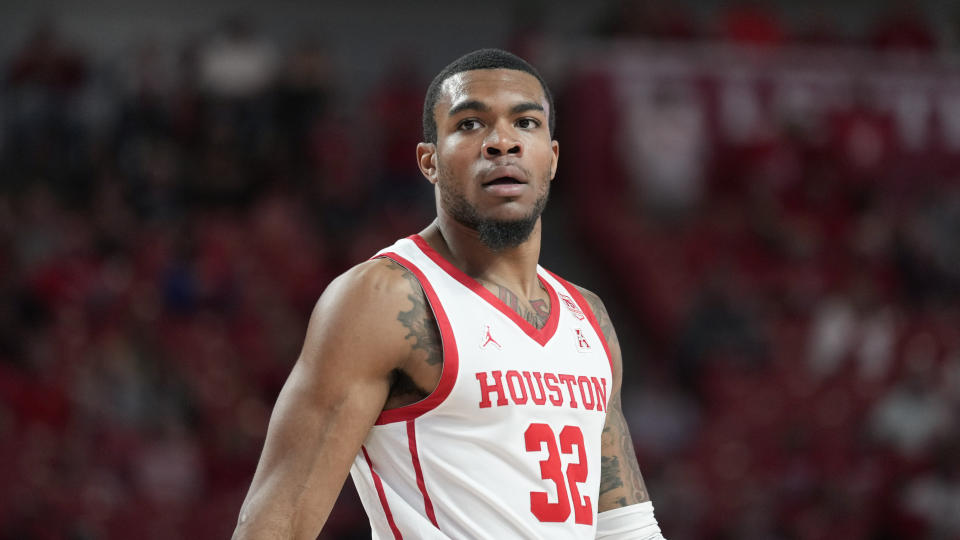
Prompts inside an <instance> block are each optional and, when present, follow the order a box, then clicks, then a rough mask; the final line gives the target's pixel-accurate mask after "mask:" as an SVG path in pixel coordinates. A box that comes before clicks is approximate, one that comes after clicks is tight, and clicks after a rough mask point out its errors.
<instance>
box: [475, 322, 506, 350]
mask: <svg viewBox="0 0 960 540" xmlns="http://www.w3.org/2000/svg"><path fill="white" fill-rule="evenodd" d="M483 329H484V331H483V340H482V341H481V342H480V348H481V349H486V348H487V345H490V344H491V343H492V344H493V345H496V347H497V348H498V349H502V348H503V347H502V346H501V345H500V343H499V342H498V341H497V340H496V339H494V338H493V334H492V333H491V332H490V325H489V324H485V325H483Z"/></svg>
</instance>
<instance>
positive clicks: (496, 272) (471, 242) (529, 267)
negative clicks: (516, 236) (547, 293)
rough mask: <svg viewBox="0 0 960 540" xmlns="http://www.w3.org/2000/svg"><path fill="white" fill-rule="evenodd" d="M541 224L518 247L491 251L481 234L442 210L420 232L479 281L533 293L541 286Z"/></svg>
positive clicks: (538, 222)
mask: <svg viewBox="0 0 960 540" xmlns="http://www.w3.org/2000/svg"><path fill="white" fill-rule="evenodd" d="M540 226H541V221H540V220H537V224H536V225H534V227H533V231H532V232H531V233H530V237H529V238H527V240H526V241H524V242H523V243H522V244H520V245H519V246H516V247H512V248H507V249H503V250H500V251H492V250H491V249H490V248H488V247H487V246H485V245H484V244H483V243H482V242H480V234H479V233H478V232H477V231H476V230H474V229H471V228H470V227H467V226H466V225H464V224H462V223H460V222H458V221H457V220H455V219H453V218H452V217H450V216H448V215H446V214H444V213H440V215H439V216H438V217H437V219H436V220H435V221H434V222H433V223H431V224H430V225H429V226H427V228H426V229H424V230H423V231H422V232H421V233H420V235H421V236H422V237H423V238H424V240H426V241H427V243H428V244H430V246H431V247H433V249H435V250H437V252H438V253H439V254H440V255H442V256H443V257H444V258H445V259H447V260H448V261H450V262H451V263H452V264H453V265H454V266H456V267H457V268H459V269H460V270H463V272H464V273H465V274H467V275H468V276H470V277H472V278H474V279H476V280H478V281H491V282H494V283H498V284H500V285H503V286H506V287H508V288H514V287H515V290H517V291H518V292H521V293H522V294H526V295H528V296H531V297H532V296H533V294H534V293H535V291H536V290H537V289H539V287H540V285H539V282H538V281H537V262H538V261H539V259H540Z"/></svg>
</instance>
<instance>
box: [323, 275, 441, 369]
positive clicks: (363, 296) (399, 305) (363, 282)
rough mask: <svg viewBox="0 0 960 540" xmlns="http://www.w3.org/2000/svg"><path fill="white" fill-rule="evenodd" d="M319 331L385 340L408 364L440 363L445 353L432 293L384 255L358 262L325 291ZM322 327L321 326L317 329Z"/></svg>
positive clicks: (400, 362) (398, 358)
mask: <svg viewBox="0 0 960 540" xmlns="http://www.w3.org/2000/svg"><path fill="white" fill-rule="evenodd" d="M310 327H311V328H310V329H308V341H309V340H310V337H311V335H310V334H313V333H320V334H326V338H328V339H329V338H331V337H333V336H330V335H329V330H330V329H335V330H336V332H337V333H340V335H341V337H343V338H356V339H360V340H363V341H368V340H370V341H373V342H375V343H376V342H382V345H383V346H384V347H389V348H390V349H391V350H392V351H393V354H391V355H389V356H388V357H390V358H395V359H396V363H394V364H393V365H390V366H382V367H388V368H390V369H398V368H400V369H402V368H404V366H405V365H406V366H407V367H410V366H409V365H410V364H411V363H416V364H423V363H426V364H427V365H431V366H438V365H439V364H440V363H441V362H442V358H443V353H442V346H441V340H440V335H439V332H438V330H437V324H436V321H435V319H434V315H433V311H432V310H431V309H430V306H429V303H428V301H427V298H426V295H425V294H424V292H423V289H422V287H421V285H420V282H419V281H417V278H416V276H415V275H414V274H413V272H411V271H410V270H408V269H407V268H405V267H404V266H402V265H401V264H399V263H397V262H396V261H394V260H392V259H389V258H386V257H382V258H377V259H371V260H369V261H366V262H363V263H361V264H358V265H357V266H354V267H353V268H351V269H350V270H348V271H347V272H345V273H344V274H342V275H341V276H339V277H338V278H337V279H335V280H334V281H333V282H332V283H331V284H330V285H329V286H328V287H327V290H326V291H324V293H323V295H322V296H321V297H320V300H319V301H318V302H317V306H316V308H315V309H314V313H313V315H312V316H311V322H310ZM314 327H316V329H314Z"/></svg>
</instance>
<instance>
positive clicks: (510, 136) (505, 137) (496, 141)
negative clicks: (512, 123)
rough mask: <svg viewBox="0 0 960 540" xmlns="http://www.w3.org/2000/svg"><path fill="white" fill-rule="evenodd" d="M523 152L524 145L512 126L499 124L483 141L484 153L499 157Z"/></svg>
mask: <svg viewBox="0 0 960 540" xmlns="http://www.w3.org/2000/svg"><path fill="white" fill-rule="evenodd" d="M522 154H523V145H522V144H521V142H520V140H519V139H518V138H517V137H516V134H514V133H513V131H512V130H510V128H508V127H505V126H497V127H496V128H494V129H493V130H491V131H490V133H489V134H488V135H487V137H486V139H484V141H483V155H484V156H486V157H498V156H502V155H512V156H520V155H522Z"/></svg>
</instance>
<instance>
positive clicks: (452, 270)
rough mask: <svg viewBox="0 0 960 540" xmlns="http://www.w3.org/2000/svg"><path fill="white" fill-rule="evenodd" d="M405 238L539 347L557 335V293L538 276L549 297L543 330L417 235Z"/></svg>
mask: <svg viewBox="0 0 960 540" xmlns="http://www.w3.org/2000/svg"><path fill="white" fill-rule="evenodd" d="M407 238H409V239H410V240H413V242H414V243H415V244H416V245H417V247H419V248H420V250H421V251H423V253H424V254H425V255H426V256H427V257H430V259H431V260H432V261H433V262H435V263H436V264H437V266H439V267H440V268H441V269H442V270H443V271H445V272H446V273H447V274H449V275H450V277H452V278H453V279H455V280H457V281H459V282H460V283H461V284H462V285H463V286H464V287H466V288H468V289H470V290H471V291H473V292H474V293H476V294H477V295H478V296H479V297H480V298H482V299H484V300H486V302H487V303H488V304H490V305H491V306H493V307H494V308H496V309H497V310H499V311H500V312H501V313H503V314H504V315H505V316H506V317H507V318H508V319H510V320H511V321H513V323H514V324H516V325H517V327H518V328H520V329H521V330H523V332H524V333H525V334H527V335H528V336H530V338H531V339H533V340H534V341H536V342H537V343H539V344H540V346H541V347H543V346H546V344H547V343H548V342H549V341H550V339H551V338H552V337H553V336H554V334H556V333H557V325H558V323H559V322H560V309H561V308H560V299H559V297H557V291H555V290H553V286H552V285H550V283H549V282H548V281H545V280H544V279H543V278H541V277H540V276H539V275H538V276H537V279H538V280H539V281H540V284H541V285H543V288H544V289H546V290H547V294H548V295H549V296H550V316H549V317H548V318H547V323H546V324H545V325H543V328H537V327H536V326H533V325H532V324H530V323H529V322H527V320H526V319H524V318H523V317H521V316H520V315H519V314H518V313H517V312H516V311H514V310H512V309H510V306H508V305H507V304H505V303H504V302H503V300H500V299H499V298H497V297H496V296H494V294H493V293H492V292H490V291H489V290H487V288H486V287H484V286H483V285H481V284H480V283H479V282H478V281H477V280H475V279H473V278H472V277H470V276H468V275H467V274H466V273H465V272H464V271H463V270H460V269H459V268H457V267H456V266H454V265H453V263H451V262H450V261H448V260H446V259H444V258H443V257H442V256H441V255H440V254H439V253H437V251H436V250H435V249H433V248H432V247H430V244H428V243H427V241H426V240H424V239H423V237H422V236H420V235H419V234H414V235H410V236H408V237H407Z"/></svg>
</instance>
